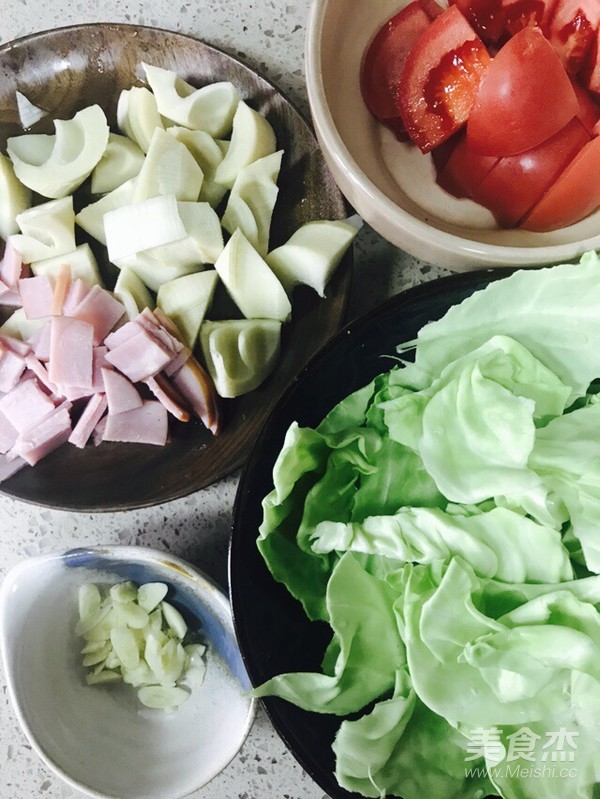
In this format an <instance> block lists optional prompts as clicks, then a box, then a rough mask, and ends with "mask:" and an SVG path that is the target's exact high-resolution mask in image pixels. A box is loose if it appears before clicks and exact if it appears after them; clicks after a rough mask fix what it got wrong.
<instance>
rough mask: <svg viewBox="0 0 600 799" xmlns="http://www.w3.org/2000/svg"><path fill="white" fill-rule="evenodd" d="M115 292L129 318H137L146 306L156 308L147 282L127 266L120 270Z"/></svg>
mask: <svg viewBox="0 0 600 799" xmlns="http://www.w3.org/2000/svg"><path fill="white" fill-rule="evenodd" d="M113 294H114V295H115V297H116V298H117V299H118V300H119V301H120V302H122V303H123V305H124V306H125V311H126V313H127V318H128V319H135V317H136V316H137V315H138V314H139V312H140V311H143V310H144V308H150V309H152V308H154V300H153V299H152V295H151V294H150V292H149V291H148V289H147V287H146V284H145V283H144V281H143V280H142V279H141V278H140V277H139V276H138V275H137V274H136V273H135V272H134V271H133V270H132V269H128V268H127V267H124V268H123V269H121V270H120V272H119V276H118V278H117V282H116V283H115V288H114V291H113Z"/></svg>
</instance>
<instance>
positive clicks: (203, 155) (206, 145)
mask: <svg viewBox="0 0 600 799" xmlns="http://www.w3.org/2000/svg"><path fill="white" fill-rule="evenodd" d="M167 133H169V134H170V135H171V136H175V138H176V139H178V140H179V141H180V142H182V144H185V146H186V147H187V148H188V150H189V151H190V153H191V154H192V155H193V157H194V158H195V159H196V163H197V164H198V166H199V167H200V169H201V170H202V174H203V175H204V180H203V181H202V187H201V189H200V196H199V197H198V199H199V200H200V202H207V203H210V205H211V206H212V207H213V208H216V207H217V206H218V205H219V203H220V202H221V200H222V199H223V197H224V196H225V194H226V193H227V188H226V187H225V186H223V185H221V184H220V183H216V182H215V179H214V177H215V172H216V170H217V167H218V166H219V164H220V163H221V161H222V160H223V150H222V149H221V147H220V146H219V144H218V143H217V142H216V141H215V139H213V137H212V136H211V135H210V134H208V133H206V131H204V130H188V129H187V128H182V127H179V126H177V125H172V126H171V127H170V128H167Z"/></svg>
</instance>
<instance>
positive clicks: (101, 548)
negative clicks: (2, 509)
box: [0, 544, 258, 799]
mask: <svg viewBox="0 0 600 799" xmlns="http://www.w3.org/2000/svg"><path fill="white" fill-rule="evenodd" d="M87 554H89V555H90V556H97V557H106V558H107V559H112V560H116V561H122V562H126V561H129V562H137V563H145V564H156V565H158V566H159V567H160V569H161V570H163V569H164V570H168V569H172V570H173V573H174V576H176V577H177V579H178V580H181V581H183V582H185V584H186V585H189V586H190V587H191V589H192V590H193V591H194V593H198V594H202V595H204V594H210V597H211V603H212V604H213V605H215V606H218V609H219V610H220V611H222V612H223V616H224V618H225V620H226V622H227V629H228V632H229V633H230V634H231V638H232V641H234V642H235V645H236V646H237V647H238V650H239V646H238V644H237V636H236V631H235V627H234V624H233V612H232V609H231V603H230V602H229V599H228V596H227V593H226V591H225V590H224V589H223V588H222V587H221V586H220V585H219V584H218V583H217V582H216V581H215V580H213V579H212V578H211V577H209V576H208V575H207V574H205V573H204V572H203V571H202V570H200V569H198V568H197V567H195V566H194V565H193V564H191V563H189V562H188V561H186V560H184V559H183V558H180V557H179V556H177V555H173V554H171V553H170V552H166V551H161V550H159V549H156V548H153V547H146V546H135V545H131V544H106V545H101V544H98V545H94V546H89V547H72V548H70V549H65V550H54V551H51V552H46V553H43V554H40V555H35V556H33V557H29V558H25V559H23V560H20V561H19V562H18V563H16V564H15V565H14V566H13V567H12V568H11V569H9V571H8V572H7V573H6V575H5V576H4V578H3V579H2V582H1V583H0V666H1V668H2V671H3V672H4V677H5V681H6V690H7V694H8V697H9V700H10V704H11V707H12V710H13V713H14V715H15V718H16V720H17V722H18V724H19V727H20V728H21V731H22V732H23V734H24V735H25V737H26V738H27V741H28V742H29V744H30V745H31V747H32V749H33V751H34V752H35V753H36V754H37V756H38V757H39V758H40V760H41V761H42V762H43V763H44V764H45V765H46V766H47V768H48V769H49V770H50V771H51V772H52V773H54V774H56V775H57V776H58V777H60V778H61V779H62V780H63V781H64V782H65V784H67V785H69V786H71V787H72V788H75V789H76V790H78V791H81V793H82V794H84V795H86V796H90V797H92V798H93V799H123V797H117V796H116V795H114V796H113V795H110V794H106V793H101V792H99V791H97V790H96V789H95V788H93V787H91V786H90V785H87V784H84V783H82V782H81V781H80V780H78V779H76V778H75V777H72V776H71V775H70V774H69V773H68V772H67V771H65V770H64V768H63V767H62V766H60V765H59V764H58V763H57V762H56V761H55V760H54V759H53V758H52V757H51V756H49V755H48V754H47V753H46V751H45V750H44V747H43V746H42V744H41V742H40V741H39V739H38V738H37V736H36V735H34V733H33V731H32V729H31V726H30V724H29V722H28V720H27V717H26V714H25V712H24V710H23V703H22V700H21V699H20V697H19V695H18V693H17V691H16V689H15V681H14V679H13V677H12V668H11V666H10V664H9V662H10V652H9V647H8V646H7V640H6V639H7V623H6V619H7V616H8V614H7V611H8V608H9V603H10V597H9V593H10V591H11V587H12V585H13V583H14V581H15V579H18V578H19V577H20V576H21V575H22V574H24V573H25V572H27V571H29V570H30V569H32V568H35V567H36V566H40V565H44V564H53V563H59V562H64V563H65V564H68V561H69V560H75V559H79V558H81V557H82V556H84V555H87ZM240 660H241V662H242V663H243V659H242V657H241V652H240ZM244 668H245V665H244ZM245 697H246V699H247V700H248V710H247V713H246V716H245V724H244V728H243V731H242V739H241V744H240V747H238V749H237V750H236V751H234V752H233V753H232V754H231V755H230V757H228V759H227V760H226V761H224V762H221V763H219V764H218V766H217V767H216V768H215V767H213V769H212V770H211V772H210V775H209V776H208V778H207V779H205V780H204V782H203V783H202V785H199V786H197V788H196V789H195V790H200V788H202V787H204V786H206V785H208V784H209V783H210V782H211V781H212V780H213V779H215V777H217V776H218V775H219V774H220V773H221V772H222V771H223V770H224V769H225V768H226V767H227V766H228V765H229V764H230V763H231V762H232V760H233V759H234V758H235V757H236V756H237V754H238V753H239V750H240V748H241V746H242V745H243V744H244V742H245V740H246V738H247V737H248V734H249V733H250V730H251V728H252V726H253V724H254V720H255V718H256V712H257V708H258V700H257V699H256V698H255V697H254V696H253V695H252V694H251V693H248V691H245Z"/></svg>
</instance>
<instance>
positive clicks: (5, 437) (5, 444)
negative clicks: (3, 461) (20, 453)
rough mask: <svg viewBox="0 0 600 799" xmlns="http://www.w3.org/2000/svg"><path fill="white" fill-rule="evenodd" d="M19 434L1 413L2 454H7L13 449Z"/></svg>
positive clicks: (0, 445)
mask: <svg viewBox="0 0 600 799" xmlns="http://www.w3.org/2000/svg"><path fill="white" fill-rule="evenodd" d="M18 435H19V433H18V432H17V430H15V428H14V427H13V426H12V424H11V423H10V422H9V421H8V419H7V418H6V416H5V415H4V414H3V413H0V454H2V455H6V453H7V452H8V451H9V450H10V449H12V447H13V446H14V443H15V441H16V440H17V436H18Z"/></svg>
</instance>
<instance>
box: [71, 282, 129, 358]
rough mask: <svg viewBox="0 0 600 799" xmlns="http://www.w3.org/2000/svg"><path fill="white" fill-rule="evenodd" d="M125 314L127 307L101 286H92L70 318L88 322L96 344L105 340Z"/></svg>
mask: <svg viewBox="0 0 600 799" xmlns="http://www.w3.org/2000/svg"><path fill="white" fill-rule="evenodd" d="M124 313H125V306H124V305H123V304H122V303H120V302H119V300H117V299H115V297H113V296H112V294H111V293H110V292H109V291H106V289H103V288H102V287H101V286H98V285H96V286H92V287H91V289H90V290H89V291H88V292H87V294H86V295H85V297H84V298H83V299H82V300H81V302H80V303H79V304H78V305H77V306H76V307H75V308H74V309H73V310H72V312H71V314H70V316H72V317H73V318H74V319H79V320H81V321H83V322H87V323H88V324H90V325H91V326H92V327H93V329H94V344H102V342H103V341H104V339H105V338H106V337H107V335H108V334H109V333H110V331H111V330H112V329H113V327H114V326H115V325H116V324H117V322H118V321H119V319H120V318H121V317H122V316H123V314H124Z"/></svg>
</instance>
